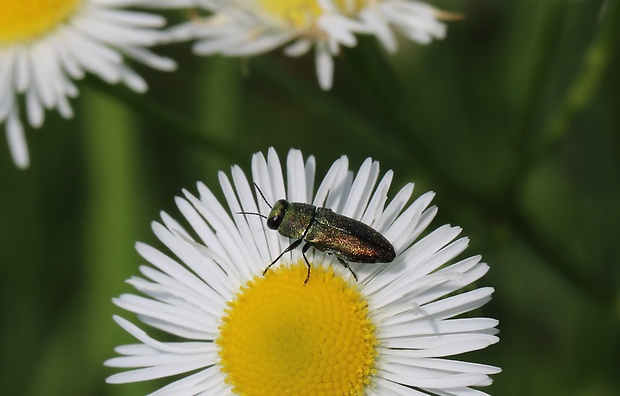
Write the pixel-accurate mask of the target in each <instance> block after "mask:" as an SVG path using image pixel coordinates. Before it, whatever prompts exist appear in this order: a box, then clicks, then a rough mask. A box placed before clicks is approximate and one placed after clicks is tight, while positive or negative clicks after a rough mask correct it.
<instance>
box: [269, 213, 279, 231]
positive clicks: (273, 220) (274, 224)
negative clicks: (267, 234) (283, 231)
mask: <svg viewBox="0 0 620 396" xmlns="http://www.w3.org/2000/svg"><path fill="white" fill-rule="evenodd" d="M280 222H282V218H281V217H280V216H279V215H278V216H272V217H270V218H268V219H267V227H269V228H270V229H272V230H277V229H278V226H279V225H280Z"/></svg>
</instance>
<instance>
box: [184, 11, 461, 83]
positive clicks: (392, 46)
mask: <svg viewBox="0 0 620 396" xmlns="http://www.w3.org/2000/svg"><path fill="white" fill-rule="evenodd" d="M197 3H198V5H201V6H202V8H203V9H204V10H206V11H207V12H208V13H209V16H208V17H206V18H205V19H198V20H196V21H193V22H190V23H189V24H187V25H185V26H183V27H181V28H179V29H177V32H176V34H177V35H178V36H179V37H180V38H187V37H193V38H197V39H198V42H197V43H196V45H195V46H194V51H195V52H196V53H197V54H200V55H211V54H222V55H229V56H253V55H257V54H261V53H265V52H268V51H271V50H273V49H275V48H278V47H280V46H283V45H286V47H285V48H284V52H285V53H286V55H289V56H301V55H304V54H306V53H307V52H309V51H310V50H311V49H312V48H314V52H315V63H316V70H317V77H318V81H319V85H320V86H321V88H322V89H324V90H329V89H330V88H331V86H332V83H333V69H334V64H333V57H334V56H336V55H338V54H339V53H340V49H341V47H342V46H345V47H354V46H355V45H357V38H356V35H358V34H366V35H373V36H375V37H377V38H378V39H379V41H380V42H381V43H382V44H383V46H384V47H385V48H386V49H387V50H388V51H390V52H394V51H396V49H397V40H396V34H395V33H400V34H402V35H403V36H404V37H406V38H407V39H409V40H412V41H415V42H418V43H420V44H428V43H430V42H431V41H432V40H433V39H441V38H443V37H444V36H445V31H446V27H445V25H444V24H443V23H442V22H441V21H440V20H441V19H448V18H452V17H454V16H455V15H454V14H449V13H447V12H443V11H440V10H438V9H436V8H434V7H432V6H431V5H429V4H427V3H424V2H421V1H411V0H294V1H278V0H249V1H218V0H198V2H197Z"/></svg>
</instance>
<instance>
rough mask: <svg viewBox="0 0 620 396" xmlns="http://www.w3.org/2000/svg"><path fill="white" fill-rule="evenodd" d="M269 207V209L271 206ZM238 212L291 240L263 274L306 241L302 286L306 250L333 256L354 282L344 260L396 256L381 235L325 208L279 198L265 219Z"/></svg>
mask: <svg viewBox="0 0 620 396" xmlns="http://www.w3.org/2000/svg"><path fill="white" fill-rule="evenodd" d="M254 185H255V186H256V189H257V190H258V192H259V193H260V195H261V197H263V200H264V201H265V202H266V203H267V205H269V202H267V199H266V198H265V196H264V195H263V193H262V191H261V190H260V188H258V186H257V185H256V183H255V184H254ZM269 206H270V207H271V205H269ZM239 213H240V214H255V215H259V216H261V217H264V218H266V219H267V227H269V228H270V229H272V230H277V231H278V233H280V234H281V235H283V236H285V237H288V238H291V239H295V241H294V242H293V243H291V244H290V245H289V246H288V247H287V248H286V249H284V251H283V252H282V253H280V255H279V256H278V257H276V259H275V260H273V261H272V262H271V264H269V265H268V266H267V268H265V271H263V275H264V274H266V273H267V271H268V270H269V268H271V266H272V265H274V264H275V263H276V262H277V261H278V260H279V259H280V258H281V257H282V256H283V255H284V254H285V253H287V252H290V251H291V250H293V249H295V248H297V247H298V246H299V245H300V244H301V243H302V242H306V243H305V245H304V246H303V247H302V249H301V253H302V256H303V257H304V260H305V262H306V265H307V266H308V274H307V275H306V280H305V281H304V285H305V284H306V283H308V280H309V279H310V263H309V262H308V259H307V258H306V252H307V251H308V249H310V247H314V248H315V249H318V250H320V251H322V252H325V253H328V254H333V255H335V256H336V258H337V259H338V261H340V263H342V265H344V266H345V267H346V268H347V269H348V270H349V271H351V273H352V274H353V277H354V278H355V280H357V276H356V275H355V273H354V272H353V270H351V267H349V264H348V263H347V261H348V262H352V263H367V264H370V263H389V262H392V261H393V260H394V258H395V257H396V253H395V252H394V246H392V244H391V243H390V241H388V240H387V239H386V238H385V237H384V236H383V235H381V233H379V232H378V231H376V230H375V229H374V228H372V227H370V226H369V225H367V224H365V223H362V222H361V221H358V220H355V219H352V218H350V217H346V216H343V215H340V214H337V213H334V212H333V211H332V210H331V209H328V208H323V207H316V206H314V205H311V204H307V203H301V202H288V201H286V200H284V199H280V200H278V201H277V202H276V203H275V205H273V207H271V211H270V212H269V216H264V215H261V214H260V213H250V212H239Z"/></svg>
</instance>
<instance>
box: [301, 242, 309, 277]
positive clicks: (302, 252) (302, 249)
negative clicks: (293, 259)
mask: <svg viewBox="0 0 620 396" xmlns="http://www.w3.org/2000/svg"><path fill="white" fill-rule="evenodd" d="M310 246H312V244H311V243H310V242H307V243H306V244H305V245H304V247H303V248H301V255H302V256H304V260H306V265H307V266H308V275H306V280H305V281H304V286H306V283H308V280H309V279H310V263H309V262H308V258H307V257H306V252H307V251H308V249H310Z"/></svg>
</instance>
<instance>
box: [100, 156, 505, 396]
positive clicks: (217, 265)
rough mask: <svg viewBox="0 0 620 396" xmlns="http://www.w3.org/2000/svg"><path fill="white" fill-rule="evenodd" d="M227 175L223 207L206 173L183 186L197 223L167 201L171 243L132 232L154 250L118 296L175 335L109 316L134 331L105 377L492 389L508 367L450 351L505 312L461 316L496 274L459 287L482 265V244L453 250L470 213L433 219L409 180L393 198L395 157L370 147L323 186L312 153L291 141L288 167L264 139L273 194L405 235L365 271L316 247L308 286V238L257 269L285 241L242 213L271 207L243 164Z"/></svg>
mask: <svg viewBox="0 0 620 396" xmlns="http://www.w3.org/2000/svg"><path fill="white" fill-rule="evenodd" d="M231 175H232V178H229V177H228V176H226V175H225V174H224V173H220V175H219V179H220V184H221V187H222V190H223V193H224V196H225V200H226V202H225V205H226V207H225V206H224V205H222V204H221V203H220V202H219V201H218V200H217V198H216V197H215V195H214V193H213V192H212V191H211V190H210V189H209V188H207V187H206V186H205V185H204V184H201V183H199V184H198V192H199V194H198V196H194V195H192V194H191V193H189V192H187V191H185V192H184V198H177V201H176V202H177V205H178V207H179V209H180V211H181V213H182V214H183V217H184V222H185V223H187V224H189V226H190V227H189V228H187V227H185V226H183V225H182V224H181V223H179V222H177V221H175V220H174V219H173V218H172V217H171V216H169V215H168V214H166V213H162V215H161V218H162V222H161V223H157V222H155V223H153V231H154V232H155V234H156V235H157V237H158V238H159V240H160V241H161V242H163V244H164V245H165V246H166V247H167V248H168V249H169V251H170V252H171V254H170V253H164V252H162V251H159V250H157V249H156V248H154V247H151V246H148V245H145V244H142V243H138V244H137V250H138V252H139V253H140V255H142V257H143V258H144V259H145V260H146V261H147V262H149V263H150V265H144V266H141V267H140V271H141V272H142V276H140V277H137V276H136V277H132V278H131V279H129V281H128V282H129V283H130V284H131V285H133V286H134V287H135V288H136V289H137V290H139V291H140V292H141V293H142V294H143V296H138V295H134V294H125V295H121V296H120V297H119V298H117V299H115V300H114V301H115V303H116V304H117V305H118V306H119V307H121V308H123V309H125V310H127V311H130V312H133V313H136V314H137V315H138V318H139V320H140V321H141V322H142V323H143V324H146V325H148V326H150V327H153V328H155V329H158V330H160V331H163V332H165V333H169V334H171V335H172V337H173V338H174V341H173V342H170V341H160V340H157V339H155V338H152V337H151V336H150V335H148V334H147V333H146V332H145V331H144V330H142V329H141V328H140V327H138V326H137V325H135V324H133V323H131V322H130V321H128V320H126V319H123V318H120V317H115V320H116V321H117V322H118V324H119V325H120V326H122V327H123V328H124V329H125V330H126V331H127V332H128V333H130V334H131V335H132V336H133V337H135V338H136V339H137V340H138V343H136V344H131V345H124V346H120V347H118V348H117V349H116V352H117V353H119V354H120V355H122V356H120V357H115V358H112V359H110V360H108V361H107V362H106V365H107V366H111V367H118V368H123V369H127V370H128V371H125V372H122V373H118V374H114V375H112V376H110V377H109V378H108V380H107V381H108V382H109V383H127V382H136V381H145V380H151V379H155V378H162V377H167V376H176V377H175V379H174V380H171V381H172V382H171V383H170V384H168V385H166V386H164V387H163V388H161V389H159V390H158V391H156V392H154V393H153V395H164V394H166V395H168V394H170V395H197V394H201V395H225V394H238V395H284V394H290V395H310V394H322V395H334V396H336V395H337V396H341V395H382V396H384V395H420V396H421V395H429V394H434V395H442V396H448V395H463V396H465V395H474V394H475V395H484V394H485V393H483V392H481V391H479V390H476V389H474V388H471V387H482V386H486V385H489V384H490V383H491V379H490V378H489V375H490V374H494V373H497V372H499V371H500V369H499V368H496V367H492V366H488V365H482V364H476V363H469V362H464V361H460V360H455V359H450V358H449V357H450V356H452V355H460V354H462V353H465V352H469V351H473V350H478V349H482V348H485V347H487V346H488V345H491V344H494V343H496V342H497V341H498V338H497V336H496V335H495V334H496V333H497V330H496V329H495V327H496V326H497V323H498V322H497V320H494V319H489V318H480V317H473V318H467V317H464V316H463V314H465V313H467V312H469V311H472V310H474V309H477V308H479V307H481V306H482V305H484V304H485V303H486V302H487V301H489V300H490V299H491V294H492V292H493V289H492V288H489V287H482V288H475V287H474V288H472V287H469V288H468V289H469V290H468V291H466V292H462V293H459V292H458V291H459V290H460V289H462V288H463V287H465V286H467V285H471V284H472V283H473V282H475V281H476V280H478V279H480V277H482V276H483V275H484V274H485V273H486V272H487V270H488V266H487V265H486V264H484V263H482V262H481V261H480V256H473V257H469V258H465V259H460V260H459V259H456V257H457V256H459V255H460V254H461V253H462V252H463V251H464V249H465V248H466V247H467V244H468V240H467V238H464V237H461V238H458V235H459V233H460V231H461V230H460V228H458V227H452V226H449V225H444V226H441V227H439V228H437V229H435V230H433V231H430V232H425V230H426V228H427V226H428V225H429V223H430V222H431V220H432V219H433V217H434V216H435V214H436V212H437V210H436V208H435V207H434V206H429V205H430V202H431V200H432V198H433V193H430V192H429V193H426V194H423V195H422V196H420V197H419V198H417V199H415V200H414V201H413V202H410V201H411V200H410V198H411V195H412V193H413V185H412V184H408V185H406V186H405V187H403V188H402V189H401V190H400V191H399V192H398V193H397V194H396V195H395V196H394V198H393V199H392V200H391V201H390V202H389V203H388V197H387V192H388V189H389V187H390V184H391V181H392V175H393V174H392V172H391V171H390V172H387V173H386V174H384V175H383V176H382V177H380V172H379V163H378V162H376V161H372V160H371V159H368V160H366V161H365V162H364V163H363V164H362V166H361V167H360V169H359V170H358V171H357V173H356V174H355V173H354V172H353V171H351V170H349V165H348V160H347V157H342V158H340V159H339V160H337V161H336V162H335V163H334V164H333V165H332V166H331V168H330V170H329V171H328V173H327V175H326V176H325V178H323V180H322V181H321V182H320V183H319V185H318V189H317V190H316V193H315V194H314V193H313V191H314V183H315V160H314V158H313V157H309V158H308V159H306V160H305V161H304V158H303V157H302V154H301V153H300V152H299V151H296V150H292V151H291V152H290V153H289V155H288V157H287V161H286V173H284V171H283V169H282V166H281V164H280V161H279V159H278V157H277V155H276V153H275V151H274V150H273V149H271V150H269V153H268V155H267V158H265V157H264V156H263V155H262V154H261V153H257V154H255V155H254V157H253V159H252V175H251V179H250V180H252V181H254V182H256V184H257V185H258V186H260V188H261V190H262V192H263V193H264V196H265V198H266V200H268V201H269V202H275V201H276V200H277V199H280V198H286V199H287V200H289V201H291V202H304V203H312V204H314V205H316V206H325V207H328V208H332V209H333V210H334V211H335V212H337V213H341V214H343V215H345V216H348V217H351V218H355V219H359V220H361V221H362V222H364V223H367V224H369V225H370V226H372V227H373V228H375V229H376V230H377V231H379V232H381V233H382V234H383V235H384V236H385V237H386V238H387V239H388V240H390V241H391V242H392V243H393V245H394V248H395V250H396V253H397V256H396V258H395V260H394V261H393V262H391V263H389V264H355V263H351V267H352V270H353V271H354V272H355V273H356V274H357V277H358V281H355V280H354V278H353V275H352V273H351V272H349V271H348V270H347V269H346V268H344V266H342V265H341V264H340V263H339V262H338V261H337V260H336V259H335V258H334V256H330V255H327V254H325V253H323V252H320V251H317V250H315V249H310V250H309V251H308V252H307V253H306V255H307V256H308V259H309V260H310V263H311V267H312V271H311V276H310V279H309V282H308V283H307V284H306V285H304V280H305V279H306V265H305V263H304V260H303V258H302V253H301V249H295V250H293V251H291V252H289V253H286V254H285V255H284V256H283V257H282V258H281V259H280V260H279V261H278V263H277V264H276V265H274V266H273V267H272V268H271V269H270V270H269V271H267V272H266V274H265V275H264V276H263V271H264V269H265V268H266V266H267V265H268V264H269V263H270V262H271V261H272V259H273V258H275V257H277V256H278V254H279V253H280V252H282V251H283V250H284V249H285V248H286V247H287V246H288V245H289V244H290V242H291V241H289V240H288V239H286V238H284V237H282V236H280V235H279V234H278V233H277V232H276V231H273V230H270V229H268V228H267V226H266V225H265V220H264V219H262V218H261V217H259V216H251V215H243V214H239V212H242V211H243V212H253V213H262V214H265V213H269V207H268V206H267V204H266V203H265V202H264V201H263V199H262V198H261V197H260V196H258V197H257V195H256V193H255V192H253V191H254V188H253V186H252V185H251V182H250V180H248V178H247V177H246V176H245V175H244V173H243V171H242V170H241V169H240V168H239V167H237V166H234V167H233V168H232V172H231ZM285 180H286V182H285ZM231 213H232V214H231ZM423 233H424V235H425V236H423V237H421V235H422V234H423ZM181 374H183V375H181Z"/></svg>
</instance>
